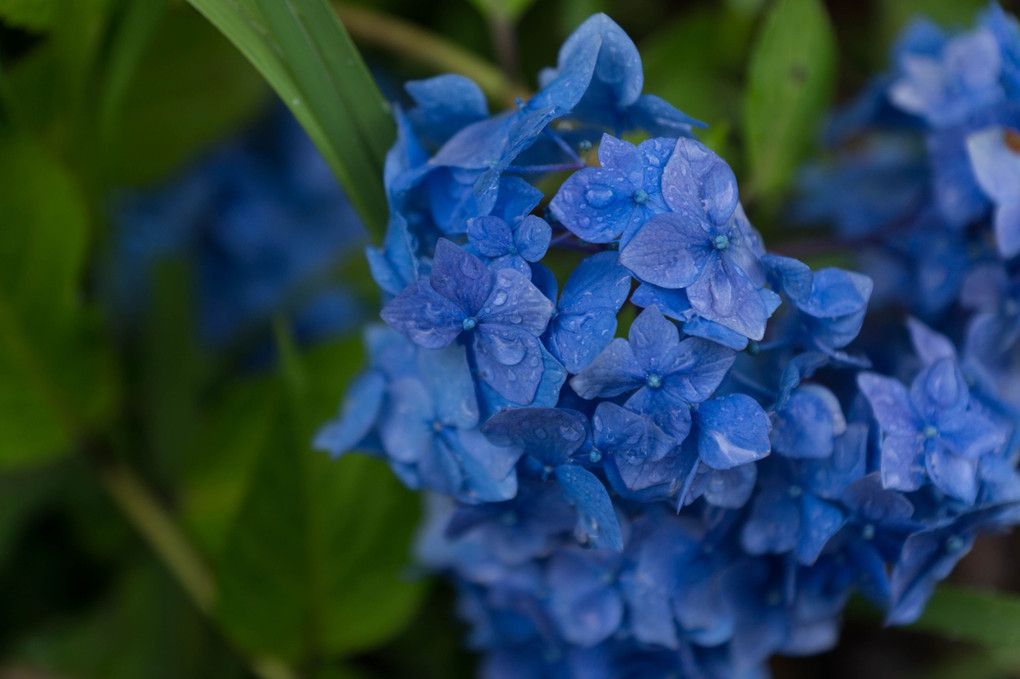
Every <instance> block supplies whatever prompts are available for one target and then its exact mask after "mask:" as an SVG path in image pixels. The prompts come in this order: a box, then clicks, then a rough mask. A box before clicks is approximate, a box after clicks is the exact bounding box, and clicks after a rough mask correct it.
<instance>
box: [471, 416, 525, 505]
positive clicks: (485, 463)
mask: <svg viewBox="0 0 1020 679" xmlns="http://www.w3.org/2000/svg"><path fill="white" fill-rule="evenodd" d="M456 447H457V452H458V456H457V459H458V461H459V463H460V465H461V467H462V468H463V470H464V495H465V496H466V499H468V500H471V501H474V502H503V501H504V500H509V499H510V498H512V497H514V496H515V495H516V494H517V472H516V471H515V470H514V466H515V465H516V464H517V460H518V459H519V458H520V456H521V451H520V449H519V448H516V447H513V446H510V447H505V446H497V445H494V444H492V443H490V442H489V441H487V440H486V439H485V436H483V435H482V433H481V432H480V431H478V430H477V429H471V430H460V431H458V432H456Z"/></svg>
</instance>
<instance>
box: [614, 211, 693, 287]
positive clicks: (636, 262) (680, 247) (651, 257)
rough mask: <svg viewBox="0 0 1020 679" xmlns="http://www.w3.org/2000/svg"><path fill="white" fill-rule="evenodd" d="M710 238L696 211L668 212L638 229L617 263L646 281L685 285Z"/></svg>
mask: <svg viewBox="0 0 1020 679" xmlns="http://www.w3.org/2000/svg"><path fill="white" fill-rule="evenodd" d="M710 240H711V238H710V236H709V233H708V231H707V230H706V228H705V226H704V225H703V224H702V219H701V218H699V217H698V216H697V215H696V214H695V213H692V212H690V211H689V210H688V211H686V212H682V213H673V212H667V213H665V214H661V215H658V216H656V217H652V218H651V219H649V220H648V221H647V222H645V224H644V226H642V227H641V228H640V229H638V231H637V233H635V234H634V237H633V238H631V239H630V242H629V243H627V245H626V246H624V248H623V250H621V251H620V263H621V264H623V265H624V266H625V267H627V268H628V269H630V270H631V271H633V272H634V275H635V276H637V277H638V278H640V279H641V280H642V281H644V282H646V283H651V284H653V285H658V286H659V287H663V288H670V289H675V288H684V287H687V286H689V285H690V284H691V283H693V282H694V281H695V280H696V279H697V277H698V274H699V273H700V271H701V266H702V265H703V262H704V259H705V257H706V256H707V254H706V253H707V247H708V243H709V241H710Z"/></svg>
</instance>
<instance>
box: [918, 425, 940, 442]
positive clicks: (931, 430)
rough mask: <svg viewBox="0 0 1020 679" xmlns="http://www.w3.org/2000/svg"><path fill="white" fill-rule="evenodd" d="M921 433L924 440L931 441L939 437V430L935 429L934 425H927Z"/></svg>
mask: <svg viewBox="0 0 1020 679" xmlns="http://www.w3.org/2000/svg"><path fill="white" fill-rule="evenodd" d="M922 433H923V434H924V437H925V438H926V439H933V438H935V437H936V436H938V435H939V430H938V429H936V428H935V426H934V425H931V424H929V425H928V426H926V427H925V428H924V432H922Z"/></svg>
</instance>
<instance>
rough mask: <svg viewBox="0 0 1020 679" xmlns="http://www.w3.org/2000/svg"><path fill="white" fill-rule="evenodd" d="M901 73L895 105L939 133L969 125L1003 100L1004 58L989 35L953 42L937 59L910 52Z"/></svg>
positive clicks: (894, 94)
mask: <svg viewBox="0 0 1020 679" xmlns="http://www.w3.org/2000/svg"><path fill="white" fill-rule="evenodd" d="M899 67H900V69H901V73H900V77H899V79H898V80H897V81H896V82H895V83H893V84H892V86H891V87H890V88H889V97H890V99H891V100H892V101H893V103H895V104H896V105H897V106H899V107H900V108H902V109H903V110H904V111H908V112H910V113H914V114H917V115H920V116H924V117H925V118H926V119H927V120H928V122H930V123H931V124H932V125H935V126H938V127H948V126H950V125H955V124H957V123H961V122H964V121H965V120H966V119H967V118H968V117H969V116H970V115H972V114H973V113H974V112H975V111H977V110H980V109H982V108H985V107H988V106H990V105H993V104H995V103H996V102H997V101H999V100H1000V99H1002V98H1003V95H1004V93H1003V90H1002V86H1001V84H1000V82H999V78H1000V75H1001V74H1002V53H1001V51H1000V49H999V45H998V42H997V41H996V39H995V36H994V35H993V34H992V32H991V31H989V30H987V29H978V30H975V31H972V32H970V33H966V34H964V35H960V36H957V37H954V38H951V39H950V40H948V41H946V43H945V45H944V46H943V47H942V49H941V50H940V51H939V52H938V53H936V54H925V53H918V52H905V53H903V54H901V56H900V63H899Z"/></svg>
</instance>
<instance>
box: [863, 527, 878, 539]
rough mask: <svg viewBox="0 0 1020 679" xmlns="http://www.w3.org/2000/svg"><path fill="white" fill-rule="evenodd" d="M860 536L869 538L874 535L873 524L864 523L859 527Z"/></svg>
mask: <svg viewBox="0 0 1020 679" xmlns="http://www.w3.org/2000/svg"><path fill="white" fill-rule="evenodd" d="M861 537H862V538H864V539H865V540H870V539H872V538H873V537H875V526H874V525H873V524H870V523H867V524H864V527H863V528H861Z"/></svg>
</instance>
